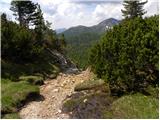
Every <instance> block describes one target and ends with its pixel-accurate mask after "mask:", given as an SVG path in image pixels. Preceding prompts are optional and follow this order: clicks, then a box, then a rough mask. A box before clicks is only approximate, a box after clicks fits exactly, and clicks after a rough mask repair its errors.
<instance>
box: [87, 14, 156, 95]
mask: <svg viewBox="0 0 160 120" xmlns="http://www.w3.org/2000/svg"><path fill="white" fill-rule="evenodd" d="M158 21H159V19H158V16H153V17H150V18H145V19H141V18H135V19H130V20H124V21H123V22H122V23H120V24H119V25H117V26H115V27H114V28H113V29H111V30H109V31H108V32H107V33H106V35H105V36H104V37H103V39H102V40H101V41H100V42H99V43H98V44H96V45H95V46H94V47H93V48H92V50H91V54H90V58H89V62H90V65H91V67H92V70H93V71H94V72H95V73H96V74H97V76H98V77H100V78H103V79H105V80H106V81H107V82H109V84H110V88H111V90H112V93H117V94H123V93H127V92H131V91H143V90H144V88H146V87H147V86H148V85H153V86H156V85H158V79H159V78H158V73H159V68H158V60H159V58H158V49H159V48H158V36H159V29H158V28H159V26H158Z"/></svg>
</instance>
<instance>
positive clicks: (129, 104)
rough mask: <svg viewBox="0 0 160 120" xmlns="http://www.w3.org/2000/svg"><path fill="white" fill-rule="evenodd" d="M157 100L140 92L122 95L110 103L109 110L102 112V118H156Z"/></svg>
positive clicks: (157, 114) (157, 115) (157, 116)
mask: <svg viewBox="0 0 160 120" xmlns="http://www.w3.org/2000/svg"><path fill="white" fill-rule="evenodd" d="M158 102H159V101H158V99H156V98H154V97H148V96H144V95H142V94H134V95H128V96H123V97H121V98H119V99H117V100H116V101H114V102H113V103H112V107H111V110H110V111H105V112H104V118H105V119H106V118H114V119H117V118H118V119H119V118H120V119H158V118H159V113H158V112H159V110H158V106H159V105H158Z"/></svg>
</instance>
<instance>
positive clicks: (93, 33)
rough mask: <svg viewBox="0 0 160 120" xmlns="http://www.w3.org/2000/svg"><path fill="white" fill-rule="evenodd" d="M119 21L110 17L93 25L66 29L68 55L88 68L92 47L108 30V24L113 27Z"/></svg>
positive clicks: (79, 64) (80, 65) (84, 67)
mask: <svg viewBox="0 0 160 120" xmlns="http://www.w3.org/2000/svg"><path fill="white" fill-rule="evenodd" d="M118 23H119V21H118V20H116V19H114V18H109V19H106V20H104V21H102V22H101V23H99V24H97V25H94V26H91V27H85V26H77V27H72V28H70V29H68V30H66V31H64V32H63V34H64V36H65V40H66V42H67V48H66V51H67V56H68V57H69V58H70V59H71V60H72V61H73V62H74V63H76V64H77V66H78V67H79V68H82V69H86V68H87V66H88V57H89V50H90V47H91V46H92V45H94V44H95V43H96V42H97V41H98V40H99V39H100V38H101V36H102V35H103V34H104V32H105V31H106V26H109V27H112V26H113V25H116V24H118Z"/></svg>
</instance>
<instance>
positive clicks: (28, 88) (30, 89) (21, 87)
mask: <svg viewBox="0 0 160 120" xmlns="http://www.w3.org/2000/svg"><path fill="white" fill-rule="evenodd" d="M1 85H2V87H1V92H2V94H1V101H2V103H1V104H2V107H1V113H2V114H9V113H15V112H17V108H18V107H19V106H21V102H22V101H24V100H25V99H26V98H27V96H28V95H29V94H31V93H35V94H39V87H38V86H35V85H31V84H29V83H28V82H26V81H20V82H12V81H10V80H8V79H2V80H1Z"/></svg>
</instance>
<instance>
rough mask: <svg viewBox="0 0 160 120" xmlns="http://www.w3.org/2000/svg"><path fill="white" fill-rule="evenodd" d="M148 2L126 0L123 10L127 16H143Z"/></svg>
mask: <svg viewBox="0 0 160 120" xmlns="http://www.w3.org/2000/svg"><path fill="white" fill-rule="evenodd" d="M146 3H147V1H145V2H140V0H124V3H123V5H124V10H121V11H122V13H123V16H124V17H125V18H135V17H142V16H143V15H144V14H145V13H146V11H144V9H143V6H144V5H145V4H146Z"/></svg>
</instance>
